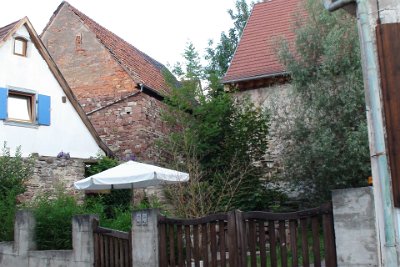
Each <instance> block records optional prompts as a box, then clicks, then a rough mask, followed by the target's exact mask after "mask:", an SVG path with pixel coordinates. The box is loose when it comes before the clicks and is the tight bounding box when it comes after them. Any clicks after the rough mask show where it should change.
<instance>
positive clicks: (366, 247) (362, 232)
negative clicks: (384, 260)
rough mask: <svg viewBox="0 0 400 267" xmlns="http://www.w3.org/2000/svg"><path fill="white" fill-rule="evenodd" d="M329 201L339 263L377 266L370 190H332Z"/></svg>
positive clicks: (344, 266)
mask: <svg viewBox="0 0 400 267" xmlns="http://www.w3.org/2000/svg"><path fill="white" fill-rule="evenodd" d="M332 201H333V217H334V224H335V236H336V252H337V264H338V266H341V267H350V266H357V267H362V266H369V267H371V266H378V265H379V264H378V242H377V231H376V229H377V228H376V225H375V208H374V195H373V189H372V188H371V187H362V188H351V189H341V190H334V191H333V194H332Z"/></svg>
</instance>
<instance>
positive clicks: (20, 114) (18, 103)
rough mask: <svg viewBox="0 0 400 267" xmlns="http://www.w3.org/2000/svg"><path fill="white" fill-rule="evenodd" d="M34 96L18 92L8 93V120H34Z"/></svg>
mask: <svg viewBox="0 0 400 267" xmlns="http://www.w3.org/2000/svg"><path fill="white" fill-rule="evenodd" d="M34 104H35V96H34V95H30V94H25V93H20V92H14V91H10V92H9V93H8V105H7V111H8V120H10V121H21V122H31V123H32V122H34V121H35V118H34V117H35V116H34V115H35V108H34V107H35V106H34Z"/></svg>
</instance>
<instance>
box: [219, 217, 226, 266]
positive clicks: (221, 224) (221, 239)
mask: <svg viewBox="0 0 400 267" xmlns="http://www.w3.org/2000/svg"><path fill="white" fill-rule="evenodd" d="M218 237H219V238H218V239H219V254H220V264H221V267H226V248H225V247H226V245H225V222H224V221H219V231H218Z"/></svg>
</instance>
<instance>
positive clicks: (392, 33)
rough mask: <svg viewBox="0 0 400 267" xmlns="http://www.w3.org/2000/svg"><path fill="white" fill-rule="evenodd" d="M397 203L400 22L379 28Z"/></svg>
mask: <svg viewBox="0 0 400 267" xmlns="http://www.w3.org/2000/svg"><path fill="white" fill-rule="evenodd" d="M376 36H377V47H378V58H379V65H380V73H381V83H382V102H383V108H384V113H385V123H386V135H387V139H386V141H387V150H388V155H389V163H390V171H391V178H392V179H391V180H392V191H393V200H394V206H395V207H400V90H399V88H400V79H399V77H400V53H399V51H400V23H389V24H380V25H377V27H376Z"/></svg>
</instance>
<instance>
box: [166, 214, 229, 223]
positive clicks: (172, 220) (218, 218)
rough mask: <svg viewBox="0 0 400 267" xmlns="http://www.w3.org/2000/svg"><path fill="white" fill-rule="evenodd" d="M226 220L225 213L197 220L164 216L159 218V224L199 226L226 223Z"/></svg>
mask: <svg viewBox="0 0 400 267" xmlns="http://www.w3.org/2000/svg"><path fill="white" fill-rule="evenodd" d="M227 219H228V215H227V214H226V213H217V214H212V215H208V216H205V217H202V218H197V219H178V218H168V217H165V216H160V218H159V223H160V224H163V223H168V224H175V225H178V224H180V225H200V224H205V223H210V222H215V221H226V220H227Z"/></svg>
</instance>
